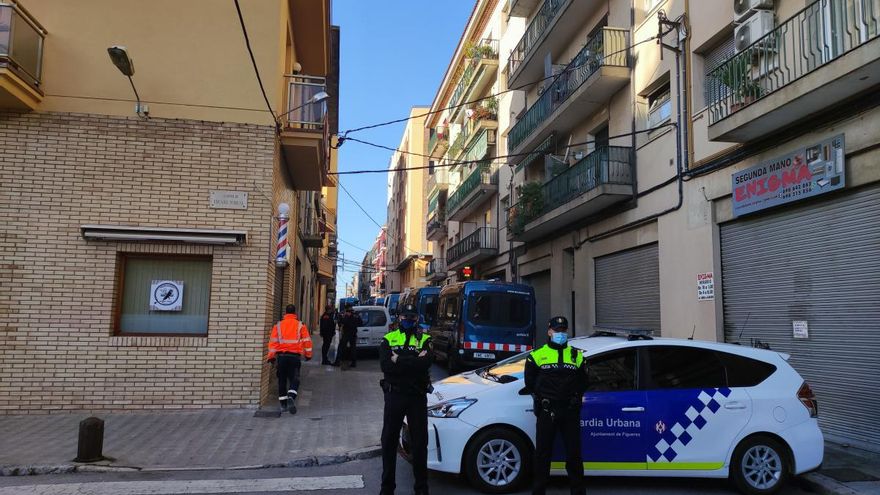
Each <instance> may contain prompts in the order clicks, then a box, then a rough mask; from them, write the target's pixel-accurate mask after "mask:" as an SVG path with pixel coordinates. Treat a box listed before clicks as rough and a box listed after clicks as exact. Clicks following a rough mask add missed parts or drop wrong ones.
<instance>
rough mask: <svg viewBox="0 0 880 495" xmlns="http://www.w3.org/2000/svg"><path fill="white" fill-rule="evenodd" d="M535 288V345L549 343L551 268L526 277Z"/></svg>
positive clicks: (527, 281)
mask: <svg viewBox="0 0 880 495" xmlns="http://www.w3.org/2000/svg"><path fill="white" fill-rule="evenodd" d="M524 279H525V281H526V283H527V284H529V285H531V286H532V289H534V290H535V346H542V345H544V344H546V343H547V322H549V321H550V280H551V279H550V270H547V271H543V272H539V273H536V274H534V275H529V276H528V277H524Z"/></svg>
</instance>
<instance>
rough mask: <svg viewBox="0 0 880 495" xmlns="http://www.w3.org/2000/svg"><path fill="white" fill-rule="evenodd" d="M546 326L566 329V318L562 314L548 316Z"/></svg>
mask: <svg viewBox="0 0 880 495" xmlns="http://www.w3.org/2000/svg"><path fill="white" fill-rule="evenodd" d="M548 326H549V327H550V328H552V329H557V328H564V329H568V320H567V319H566V318H565V317H564V316H554V317H553V318H550V324H549V325H548Z"/></svg>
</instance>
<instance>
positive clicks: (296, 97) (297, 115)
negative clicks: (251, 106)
mask: <svg viewBox="0 0 880 495" xmlns="http://www.w3.org/2000/svg"><path fill="white" fill-rule="evenodd" d="M287 77H288V84H287V111H286V113H284V114H283V115H282V120H283V121H284V122H285V125H286V126H287V127H289V128H293V129H308V130H317V131H320V130H323V128H324V116H325V115H326V114H327V102H326V100H325V101H320V102H317V103H313V102H312V98H313V97H314V96H315V95H316V94H318V93H320V92H322V91H326V89H327V86H326V83H325V80H324V78H323V77H317V76H303V75H296V76H287Z"/></svg>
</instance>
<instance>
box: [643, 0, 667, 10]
mask: <svg viewBox="0 0 880 495" xmlns="http://www.w3.org/2000/svg"><path fill="white" fill-rule="evenodd" d="M662 1H663V0H644V2H645V13H650V12H651V11H652V10H654V9H655V8H657V6H658V5H660V2H662Z"/></svg>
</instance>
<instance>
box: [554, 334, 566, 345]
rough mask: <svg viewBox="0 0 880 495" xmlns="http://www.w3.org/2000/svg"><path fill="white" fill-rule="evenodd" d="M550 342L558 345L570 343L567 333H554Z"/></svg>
mask: <svg viewBox="0 0 880 495" xmlns="http://www.w3.org/2000/svg"><path fill="white" fill-rule="evenodd" d="M550 340H551V341H552V342H553V343H554V344H556V345H565V343H566V342H568V334H567V333H565V332H553V335H552V336H551V337H550Z"/></svg>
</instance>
